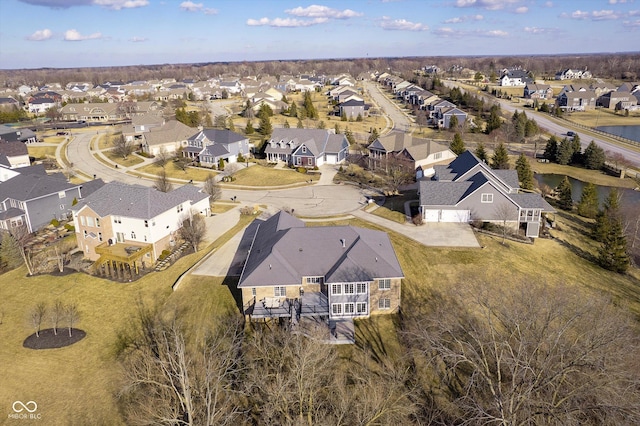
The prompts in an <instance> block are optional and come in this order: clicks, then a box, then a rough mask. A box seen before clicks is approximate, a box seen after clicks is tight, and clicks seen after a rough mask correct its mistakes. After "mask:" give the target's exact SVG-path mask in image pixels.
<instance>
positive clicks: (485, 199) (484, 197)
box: [480, 194, 493, 203]
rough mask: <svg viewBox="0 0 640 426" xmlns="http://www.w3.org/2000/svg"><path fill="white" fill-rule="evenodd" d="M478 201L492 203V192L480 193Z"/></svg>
mask: <svg viewBox="0 0 640 426" xmlns="http://www.w3.org/2000/svg"><path fill="white" fill-rule="evenodd" d="M480 201H481V202H483V203H493V194H482V199H481V200H480Z"/></svg>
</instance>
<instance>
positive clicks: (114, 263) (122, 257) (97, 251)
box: [72, 181, 210, 276]
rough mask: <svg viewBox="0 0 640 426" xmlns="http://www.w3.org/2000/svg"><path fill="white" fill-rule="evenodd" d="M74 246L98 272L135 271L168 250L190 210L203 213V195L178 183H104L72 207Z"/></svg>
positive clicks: (121, 273)
mask: <svg viewBox="0 0 640 426" xmlns="http://www.w3.org/2000/svg"><path fill="white" fill-rule="evenodd" d="M72 211H73V224H74V226H75V231H76V241H77V243H78V247H79V248H80V249H81V250H82V252H83V253H84V257H85V258H87V259H89V260H93V261H95V264H94V265H95V268H96V270H97V271H98V272H100V273H104V274H106V275H111V276H114V275H117V276H124V274H125V272H126V273H128V274H130V275H131V276H134V275H136V274H137V273H138V272H139V270H140V268H146V267H149V266H151V265H152V264H153V263H155V261H156V259H157V258H158V257H159V256H160V255H161V253H162V251H163V250H171V249H172V248H173V247H175V246H176V244H177V241H178V231H179V229H180V228H181V227H182V225H183V223H184V221H185V220H188V219H189V218H191V217H192V215H194V214H201V215H204V216H208V215H209V213H210V207H209V196H208V195H207V194H206V193H204V192H203V191H202V190H201V189H200V188H198V187H196V186H193V185H184V186H181V187H179V188H177V189H174V190H173V191H171V192H167V193H165V192H161V191H158V190H157V189H154V188H149V187H146V186H141V185H128V184H125V183H120V182H115V181H114V182H109V183H108V184H106V185H104V186H103V187H101V188H100V189H98V190H97V191H95V192H93V193H92V194H91V195H89V196H87V197H86V198H84V199H83V200H82V201H80V202H79V203H78V204H76V205H75V206H74V207H73V208H72Z"/></svg>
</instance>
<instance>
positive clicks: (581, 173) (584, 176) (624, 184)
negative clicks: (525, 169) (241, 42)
mask: <svg viewBox="0 0 640 426" xmlns="http://www.w3.org/2000/svg"><path fill="white" fill-rule="evenodd" d="M511 160H512V161H511V162H512V164H515V161H516V157H512V158H511ZM529 163H530V164H531V169H532V170H533V171H534V172H535V173H549V174H557V175H566V176H570V177H572V178H574V179H578V180H581V181H583V182H592V183H594V184H596V185H602V186H617V187H621V188H636V187H637V186H638V183H637V182H635V181H634V180H633V179H631V178H625V179H620V178H617V177H614V176H611V175H608V174H606V173H604V172H602V171H600V170H588V169H584V168H582V167H573V166H562V165H560V164H555V163H539V162H537V161H530V162H529Z"/></svg>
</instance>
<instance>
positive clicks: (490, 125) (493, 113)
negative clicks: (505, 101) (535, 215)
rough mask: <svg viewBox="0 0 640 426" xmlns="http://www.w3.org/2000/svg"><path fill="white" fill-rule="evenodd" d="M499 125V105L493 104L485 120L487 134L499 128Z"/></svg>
mask: <svg viewBox="0 0 640 426" xmlns="http://www.w3.org/2000/svg"><path fill="white" fill-rule="evenodd" d="M501 125H502V119H501V118H500V106H499V105H495V104H494V105H492V106H491V109H490V110H489V120H487V125H486V127H485V131H486V133H487V134H489V133H491V132H492V131H494V130H496V129H499V128H500V126H501Z"/></svg>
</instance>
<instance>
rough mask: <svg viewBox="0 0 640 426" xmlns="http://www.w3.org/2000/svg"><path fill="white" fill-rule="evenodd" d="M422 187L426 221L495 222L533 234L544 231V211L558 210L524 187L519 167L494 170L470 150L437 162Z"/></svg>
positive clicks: (421, 194) (421, 200)
mask: <svg viewBox="0 0 640 426" xmlns="http://www.w3.org/2000/svg"><path fill="white" fill-rule="evenodd" d="M419 191H420V212H421V214H422V218H423V220H424V221H425V222H458V223H468V222H471V221H482V222H494V223H497V224H499V225H503V224H504V225H506V226H508V227H511V228H513V229H515V230H517V229H522V230H523V231H524V232H525V234H526V235H527V236H528V237H532V238H536V237H538V235H539V233H540V228H541V226H542V221H543V217H542V214H543V213H552V212H554V211H555V209H554V208H553V207H552V206H551V205H549V203H547V202H546V201H545V200H544V198H542V196H541V195H540V194H537V193H532V192H522V191H521V190H520V185H519V183H518V173H517V172H516V171H515V170H492V169H491V168H489V166H487V165H486V164H485V163H484V162H482V161H481V160H480V159H479V158H478V157H476V156H475V155H474V154H473V153H471V152H470V151H465V152H463V153H462V154H460V155H459V156H458V158H456V159H455V160H453V161H452V162H451V163H450V164H449V165H448V166H435V174H434V175H433V177H432V178H431V180H421V181H420V182H419Z"/></svg>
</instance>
